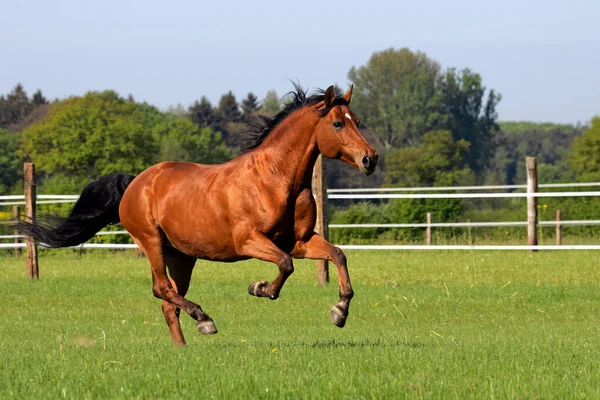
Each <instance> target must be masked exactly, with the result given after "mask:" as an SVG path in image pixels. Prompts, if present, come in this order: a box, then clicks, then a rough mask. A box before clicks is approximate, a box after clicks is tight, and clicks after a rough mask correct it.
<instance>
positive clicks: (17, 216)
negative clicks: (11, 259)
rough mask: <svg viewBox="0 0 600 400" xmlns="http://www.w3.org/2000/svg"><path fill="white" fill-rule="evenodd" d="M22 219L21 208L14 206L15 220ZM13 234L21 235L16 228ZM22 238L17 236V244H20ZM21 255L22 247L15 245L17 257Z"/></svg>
mask: <svg viewBox="0 0 600 400" xmlns="http://www.w3.org/2000/svg"><path fill="white" fill-rule="evenodd" d="M20 219H21V209H20V208H19V206H13V220H14V221H18V220H20ZM13 235H15V236H17V235H19V231H17V230H16V229H15V232H14V233H13ZM19 242H20V240H19V238H18V237H16V238H15V244H19ZM20 255H21V249H20V248H19V247H15V257H19V256H20Z"/></svg>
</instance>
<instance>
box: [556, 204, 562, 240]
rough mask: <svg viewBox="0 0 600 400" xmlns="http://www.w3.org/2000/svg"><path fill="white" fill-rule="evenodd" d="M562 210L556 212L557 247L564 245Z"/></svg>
mask: <svg viewBox="0 0 600 400" xmlns="http://www.w3.org/2000/svg"><path fill="white" fill-rule="evenodd" d="M560 217H561V215H560V208H559V209H558V210H556V245H557V246H560V245H561V244H562V230H561V226H560Z"/></svg>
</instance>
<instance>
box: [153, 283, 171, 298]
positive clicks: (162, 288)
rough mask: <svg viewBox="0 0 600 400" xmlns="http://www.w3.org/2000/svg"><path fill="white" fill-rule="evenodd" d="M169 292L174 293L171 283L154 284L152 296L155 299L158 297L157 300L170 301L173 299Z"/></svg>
mask: <svg viewBox="0 0 600 400" xmlns="http://www.w3.org/2000/svg"><path fill="white" fill-rule="evenodd" d="M169 292H174V290H173V288H172V287H171V285H170V283H169V281H167V282H166V283H163V282H154V283H152V295H153V296H154V297H156V298H157V299H162V300H165V301H169V297H171V296H170V293H169Z"/></svg>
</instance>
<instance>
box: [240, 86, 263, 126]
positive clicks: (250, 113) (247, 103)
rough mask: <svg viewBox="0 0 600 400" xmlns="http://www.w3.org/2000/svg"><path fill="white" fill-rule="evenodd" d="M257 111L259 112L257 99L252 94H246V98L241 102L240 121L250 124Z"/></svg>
mask: <svg viewBox="0 0 600 400" xmlns="http://www.w3.org/2000/svg"><path fill="white" fill-rule="evenodd" d="M258 110H260V104H259V103H258V97H256V96H255V95H254V93H252V92H250V93H248V95H247V96H246V98H245V99H244V100H242V120H243V121H244V122H251V121H252V120H253V118H255V117H256V114H257V113H258Z"/></svg>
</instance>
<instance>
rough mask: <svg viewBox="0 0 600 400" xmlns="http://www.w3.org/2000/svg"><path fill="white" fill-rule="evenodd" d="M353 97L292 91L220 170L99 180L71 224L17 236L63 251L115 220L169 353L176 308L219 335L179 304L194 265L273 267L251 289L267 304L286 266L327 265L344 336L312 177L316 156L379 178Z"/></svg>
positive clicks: (343, 281)
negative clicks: (165, 331) (138, 257)
mask: <svg viewBox="0 0 600 400" xmlns="http://www.w3.org/2000/svg"><path fill="white" fill-rule="evenodd" d="M351 96H352V88H350V90H349V91H348V92H347V93H346V94H344V95H343V96H341V97H336V96H335V94H334V90H333V87H329V88H328V89H327V90H326V91H324V92H321V93H320V94H316V95H313V96H310V97H307V96H306V92H305V91H303V90H302V89H301V88H299V87H296V92H293V93H292V101H291V102H290V103H288V104H287V106H286V107H285V108H284V110H283V111H281V112H280V113H279V114H277V115H275V116H274V117H273V118H263V119H262V120H261V121H262V122H261V123H260V124H259V125H261V126H260V128H258V129H255V130H254V132H253V135H251V140H250V142H249V143H247V144H246V146H245V149H244V150H245V152H244V153H243V154H241V155H240V156H238V157H236V158H235V159H233V160H231V161H229V162H227V163H224V164H220V165H201V164H193V163H183V162H163V163H160V164H157V165H154V166H152V167H150V168H148V169H147V170H145V171H144V172H142V173H141V174H140V175H138V176H137V177H135V178H134V177H132V176H130V175H125V174H119V175H111V176H107V177H103V178H100V179H99V180H98V181H96V182H92V183H91V184H89V185H88V186H86V188H85V189H84V191H83V193H82V195H81V197H80V199H79V201H78V202H77V203H76V205H75V206H74V208H73V210H72V212H71V214H70V215H69V217H67V218H66V219H64V220H61V221H59V222H58V223H56V224H55V225H54V226H55V227H54V228H47V227H44V226H42V225H39V224H26V223H20V224H19V227H20V229H21V231H23V232H24V233H26V234H29V235H31V236H33V237H34V238H35V239H37V240H39V241H41V242H44V243H46V244H47V245H49V246H51V247H64V246H72V245H76V244H79V243H82V242H83V241H85V240H87V239H89V238H90V237H92V236H93V235H94V234H95V233H96V232H97V231H98V230H99V229H101V228H102V227H103V226H105V225H106V224H108V223H113V222H118V221H119V220H120V221H121V223H122V224H123V226H124V227H125V229H127V231H128V232H129V234H130V235H131V237H132V238H133V240H134V242H135V243H136V244H137V245H138V246H139V247H140V248H141V249H142V250H143V251H144V253H145V254H146V255H147V257H148V260H149V261H150V265H151V267H152V282H153V284H152V292H153V294H154V296H156V297H157V298H159V299H162V300H163V303H162V310H163V313H164V316H165V320H166V322H167V324H168V326H169V330H170V332H171V336H172V339H173V342H174V343H175V344H179V345H184V344H185V340H184V337H183V333H182V331H181V326H180V324H179V310H180V309H182V310H184V311H185V312H186V313H188V314H189V315H190V316H191V317H192V318H194V319H195V320H196V321H197V323H196V326H197V328H198V330H199V331H200V332H201V333H206V334H212V333H216V332H217V329H216V327H215V324H214V322H213V320H212V319H211V318H210V317H209V316H208V315H207V314H206V313H205V312H204V311H203V310H202V308H201V307H200V306H199V305H198V304H196V303H193V302H191V301H189V300H187V299H186V298H185V297H184V296H185V294H186V292H187V290H188V287H189V283H190V278H191V275H192V270H193V268H194V264H195V262H196V259H198V258H201V259H205V260H214V261H226V262H231V261H238V260H245V259H249V258H257V259H259V260H264V261H269V262H272V263H274V264H276V265H277V267H278V269H279V272H278V275H277V277H276V278H275V280H274V281H273V282H271V283H268V282H267V281H260V282H254V283H252V284H251V285H250V287H249V288H248V292H249V293H250V294H251V295H253V296H257V297H268V298H270V299H272V300H274V299H276V298H277V297H278V296H279V292H280V291H281V287H282V286H283V284H284V283H285V281H286V279H287V278H288V277H289V276H290V275H291V274H292V272H294V266H293V263H292V257H294V258H309V259H324V260H331V261H333V263H334V264H335V266H336V268H337V272H338V276H339V285H340V292H339V296H340V300H339V302H338V303H336V304H335V305H334V306H333V308H332V310H331V319H332V321H333V323H334V324H335V325H337V326H338V327H340V328H341V327H343V326H344V324H345V323H346V318H347V316H348V308H349V306H350V300H351V299H352V297H353V291H352V286H351V284H350V277H349V275H348V269H347V266H346V257H345V256H344V253H343V252H342V251H341V250H340V249H339V248H337V247H335V246H333V245H331V244H330V243H329V242H327V241H326V240H324V239H323V238H322V237H321V236H319V235H318V234H316V233H315V232H314V230H313V229H314V226H315V219H316V207H315V201H314V199H313V194H312V192H311V177H312V173H313V166H314V164H315V161H316V159H317V157H318V156H319V154H323V155H324V156H325V157H328V158H337V159H341V160H342V161H344V162H346V163H348V164H350V165H352V166H354V167H356V168H358V169H359V170H360V171H362V172H363V173H365V174H367V175H369V174H371V173H373V171H374V170H375V166H376V164H377V153H376V152H375V151H374V149H373V148H372V147H371V146H370V145H369V144H368V143H367V142H366V141H365V139H364V138H363V137H362V136H361V134H360V132H359V129H358V126H359V119H358V117H357V116H356V115H355V114H354V113H353V112H352V111H351V110H350V108H349V104H350V98H351ZM117 210H118V213H117ZM167 269H168V274H167Z"/></svg>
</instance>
